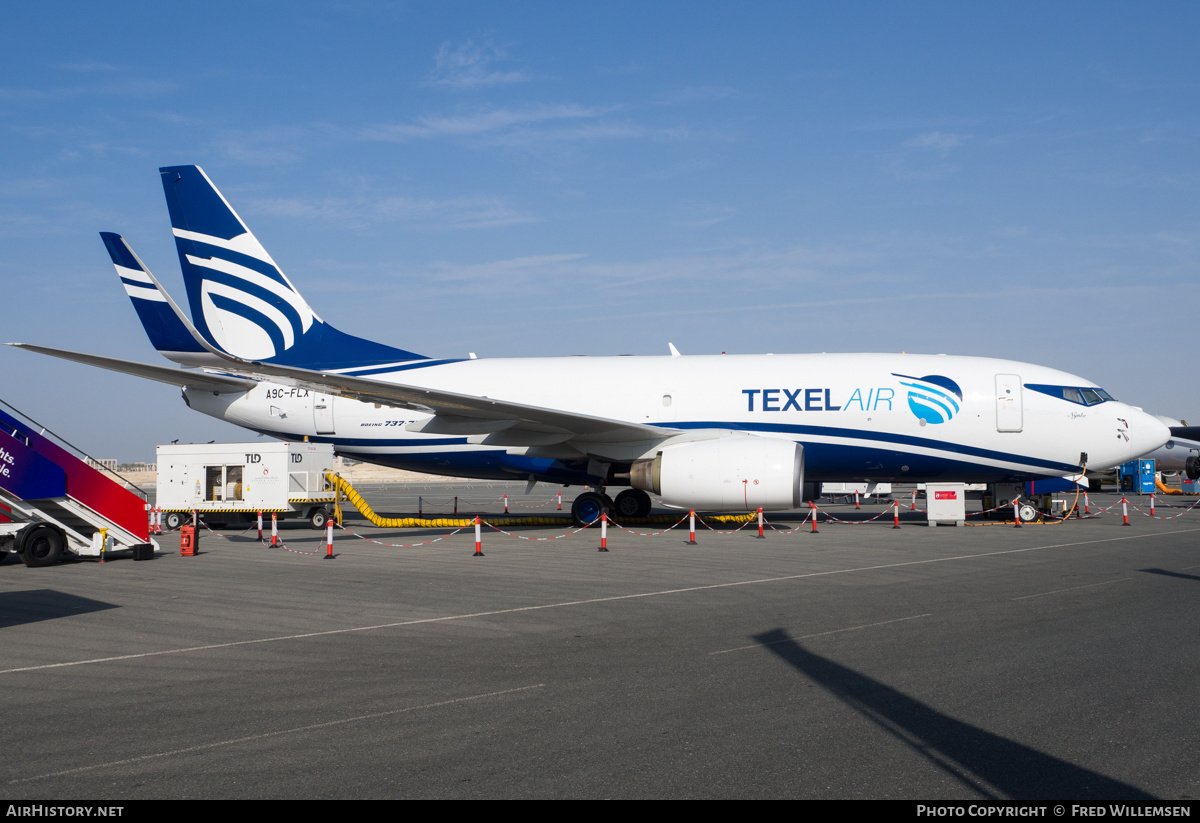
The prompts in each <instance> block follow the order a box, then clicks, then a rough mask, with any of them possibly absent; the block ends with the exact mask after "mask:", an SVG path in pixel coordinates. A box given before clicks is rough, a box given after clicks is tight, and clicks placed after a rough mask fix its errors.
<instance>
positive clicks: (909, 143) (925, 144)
mask: <svg viewBox="0 0 1200 823" xmlns="http://www.w3.org/2000/svg"><path fill="white" fill-rule="evenodd" d="M969 137H970V135H967V134H955V133H953V132H944V131H927V132H925V133H924V134H918V135H917V136H916V137H910V138H909V139H908V140H905V141H904V148H906V149H927V150H931V151H942V152H945V151H949V150H950V149H956V148H958V147H959V146H961V145H962V144H963V143H964V142H966V140H967V139H968V138H969Z"/></svg>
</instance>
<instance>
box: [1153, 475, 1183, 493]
mask: <svg viewBox="0 0 1200 823" xmlns="http://www.w3.org/2000/svg"><path fill="white" fill-rule="evenodd" d="M1154 486H1155V488H1157V489H1158V490H1159V491H1160V492H1162V493H1163V494H1183V491H1182V490H1181V489H1172V488H1171V487H1170V486H1167V485H1165V484H1164V483H1163V482H1162V481H1161V480H1159V479H1158V478H1157V477H1156V478H1154Z"/></svg>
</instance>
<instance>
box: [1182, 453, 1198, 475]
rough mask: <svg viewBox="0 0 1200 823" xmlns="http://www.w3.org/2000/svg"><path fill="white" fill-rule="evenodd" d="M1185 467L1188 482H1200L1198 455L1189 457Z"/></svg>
mask: <svg viewBox="0 0 1200 823" xmlns="http://www.w3.org/2000/svg"><path fill="white" fill-rule="evenodd" d="M1183 465H1184V473H1185V474H1187V477H1188V480H1200V459H1197V458H1196V455H1194V454H1193V455H1191V456H1189V457H1188V459H1187V461H1186V462H1185V463H1184V464H1183Z"/></svg>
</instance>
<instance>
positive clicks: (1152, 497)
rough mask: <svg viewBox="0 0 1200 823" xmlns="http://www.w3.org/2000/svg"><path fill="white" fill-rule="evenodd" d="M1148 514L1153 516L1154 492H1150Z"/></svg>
mask: <svg viewBox="0 0 1200 823" xmlns="http://www.w3.org/2000/svg"><path fill="white" fill-rule="evenodd" d="M1150 516H1151V517H1154V492H1150Z"/></svg>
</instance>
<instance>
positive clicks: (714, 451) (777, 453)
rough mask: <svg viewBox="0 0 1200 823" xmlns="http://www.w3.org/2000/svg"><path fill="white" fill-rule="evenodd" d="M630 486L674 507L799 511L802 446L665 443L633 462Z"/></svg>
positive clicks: (748, 440) (737, 440) (766, 441)
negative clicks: (650, 457) (651, 455)
mask: <svg viewBox="0 0 1200 823" xmlns="http://www.w3.org/2000/svg"><path fill="white" fill-rule="evenodd" d="M630 485H632V486H633V487H634V488H637V489H642V490H643V491H648V492H653V493H654V494H657V495H661V496H662V499H663V503H665V504H666V505H668V506H676V507H678V508H696V509H709V510H718V511H753V510H754V509H757V508H758V507H759V506H761V507H762V508H764V509H775V510H778V509H797V508H799V507H800V503H801V498H802V496H803V495H802V490H803V485H804V447H803V446H801V445H800V444H799V443H795V442H793V441H790V440H777V439H772V438H769V437H755V436H745V437H720V438H716V439H714V440H696V441H691V442H688V443H678V444H676V445H669V446H664V447H663V449H662V451H660V452H659V453H658V454H657V455H656V456H655V457H654V459H653V460H642V461H639V462H637V463H634V464H633V466H632V468H631V471H630Z"/></svg>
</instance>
